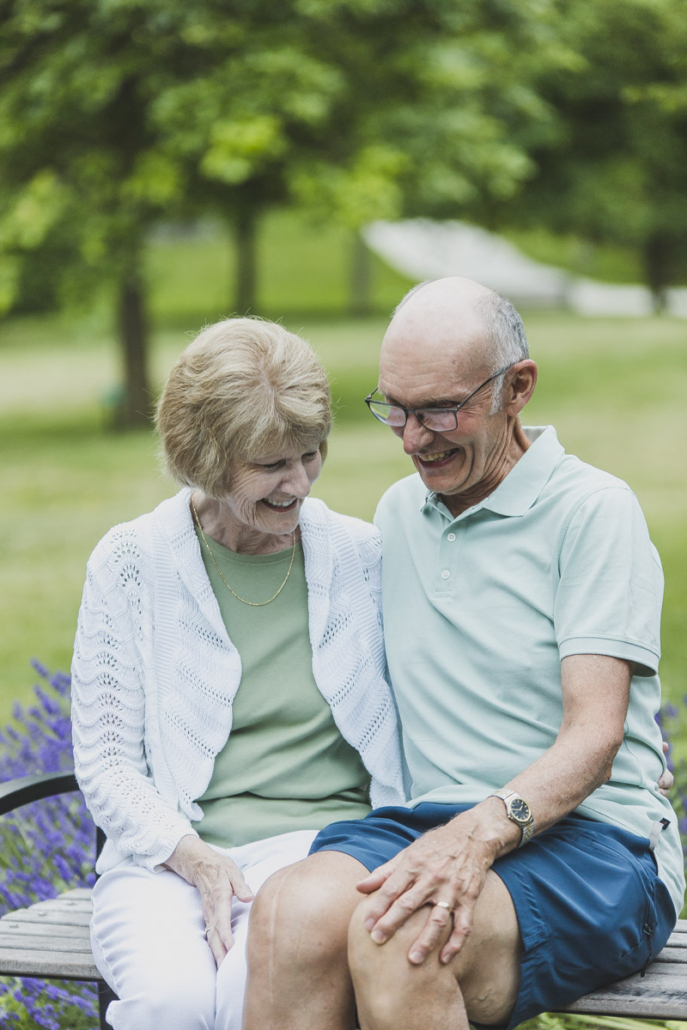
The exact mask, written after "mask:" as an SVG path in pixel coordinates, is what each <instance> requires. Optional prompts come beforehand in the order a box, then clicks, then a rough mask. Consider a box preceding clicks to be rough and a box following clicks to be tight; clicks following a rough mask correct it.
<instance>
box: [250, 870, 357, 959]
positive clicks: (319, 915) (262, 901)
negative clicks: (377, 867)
mask: <svg viewBox="0 0 687 1030" xmlns="http://www.w3.org/2000/svg"><path fill="white" fill-rule="evenodd" d="M318 857H319V856H314V859H317V858H318ZM338 872H339V870H338V868H337V863H336V862H318V861H314V860H313V858H308V859H304V860H303V861H302V862H297V863H295V864H294V865H292V866H287V868H286V869H281V870H280V871H279V872H277V873H274V874H273V875H272V876H271V877H270V878H269V880H267V881H266V882H265V884H264V885H263V886H262V887H261V888H260V890H259V891H258V895H257V897H256V899H255V901H254V902H253V906H252V911H251V916H250V929H249V934H248V963H249V966H250V967H251V969H255V968H258V967H259V966H260V965H261V964H262V963H264V962H269V963H270V965H271V966H272V967H274V966H275V965H282V964H285V965H287V966H289V967H293V964H294V962H295V956H297V961H298V966H299V967H301V968H304V967H305V968H308V967H311V966H316V967H320V968H321V967H322V966H326V965H327V964H329V963H331V962H332V961H335V960H337V959H338V960H341V959H342V958H343V957H345V954H346V932H347V927H348V920H349V918H350V912H351V908H352V907H353V904H355V902H356V898H355V894H354V888H353V886H352V884H349V882H348V879H347V878H346V876H344V877H343V882H342V880H341V879H340V877H339V876H338V875H337V874H338ZM356 876H358V878H359V874H357V873H356Z"/></svg>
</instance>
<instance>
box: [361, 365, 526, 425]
mask: <svg viewBox="0 0 687 1030" xmlns="http://www.w3.org/2000/svg"><path fill="white" fill-rule="evenodd" d="M514 364H516V362H511V364H510V365H504V367H503V368H500V369H499V370H498V372H494V373H493V375H490V376H489V378H488V379H485V380H484V382H483V383H480V385H479V386H478V387H477V388H476V389H475V390H473V391H472V393H470V394H468V396H467V397H466V398H465V400H463V401H461V402H460V404H454V405H452V406H451V407H448V408H405V407H404V406H403V405H402V404H389V403H388V402H387V401H380V400H377V399H376V398H375V396H374V394H375V393H377V387H375V389H374V390H373V391H372V393H371V394H370V395H369V396H368V397H366V398H365V403H366V404H367V406H368V408H369V409H370V411H371V412H372V414H373V415H374V417H375V418H376V419H379V421H380V422H383V423H384V425H385V426H391V428H392V429H402V428H403V427H404V426H405V424H406V422H407V421H408V415H410V414H413V415H414V416H415V418H416V419H417V420H418V422H419V423H420V425H423V426H424V427H425V428H426V429H430V430H431V431H432V432H433V433H451V432H453V430H454V429H457V428H458V412H459V411H460V409H461V408H463V407H464V406H465V405H466V404H467V402H468V401H469V400H472V398H473V397H474V396H475V394H476V393H479V391H480V390H483V389H484V387H485V386H487V384H488V383H490V382H491V381H492V380H493V379H497V378H498V376H500V375H503V373H504V372H507V371H508V369H509V368H512V367H513V365H514Z"/></svg>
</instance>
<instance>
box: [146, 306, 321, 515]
mask: <svg viewBox="0 0 687 1030" xmlns="http://www.w3.org/2000/svg"><path fill="white" fill-rule="evenodd" d="M156 424H157V429H158V432H159V434H160V440H161V443H162V457H163V460H164V463H165V465H166V467H167V470H168V471H169V472H170V474H171V475H172V476H173V477H174V478H175V479H176V480H178V482H180V483H184V484H186V485H187V486H193V487H197V488H200V489H201V490H202V491H203V492H204V493H205V494H207V495H208V496H209V497H214V498H221V497H222V496H223V495H225V494H226V493H227V491H228V490H229V489H230V484H231V476H232V472H233V470H234V468H235V467H236V464H237V462H239V461H250V460H252V459H253V458H254V457H257V456H263V455H272V454H278V453H279V452H280V451H282V450H284V449H287V448H289V449H290V448H292V447H299V448H303V450H307V449H313V450H316V449H317V448H319V450H320V451H321V453H322V457H323V458H324V457H325V455H326V449H327V444H326V439H327V436H328V434H329V431H330V429H331V426H332V413H331V395H330V390H329V382H328V380H327V374H326V372H325V371H324V369H323V368H322V365H321V364H320V363H319V361H318V360H317V358H316V356H315V354H314V352H313V350H312V348H311V347H310V345H309V344H308V343H306V342H305V340H303V339H301V337H300V336H296V334H295V333H290V332H288V331H287V330H286V329H284V328H283V326H281V325H277V324H276V323H275V322H266V321H263V320H261V319H258V318H227V319H225V320H224V321H222V322H216V323H215V324H214V325H210V326H207V327H206V328H205V329H203V331H202V332H201V333H200V334H199V335H198V336H197V337H196V339H195V340H194V341H193V343H191V344H189V346H188V347H187V348H186V350H185V351H184V352H183V353H182V355H181V357H180V358H179V360H178V361H177V363H176V365H175V366H174V368H173V369H172V371H171V372H170V374H169V378H168V379H167V384H166V386H165V388H164V391H163V393H162V397H161V398H160V402H159V404H158V406H157V415H156Z"/></svg>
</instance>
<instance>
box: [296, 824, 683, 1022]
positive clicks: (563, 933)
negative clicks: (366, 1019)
mask: <svg viewBox="0 0 687 1030" xmlns="http://www.w3.org/2000/svg"><path fill="white" fill-rule="evenodd" d="M471 807H472V806H471V805H437V804H428V803H425V804H420V805H417V806H416V807H415V808H378V809H376V810H375V811H373V812H371V813H370V815H368V816H367V817H366V818H365V819H359V820H351V821H348V822H339V823H332V825H331V826H327V827H326V829H324V830H322V831H321V832H320V833H318V835H317V837H316V838H315V840H314V842H313V845H312V848H311V849H310V850H311V854H312V853H313V852H315V851H342V852H344V853H345V854H347V855H351V856H352V857H353V858H357V859H358V861H359V862H362V864H363V865H364V866H365V867H366V868H367V869H369V870H370V871H372V870H373V869H376V868H377V866H380V865H383V864H384V863H385V862H388V861H389V859H391V858H393V857H394V855H396V854H398V852H399V851H401V850H402V849H403V848H405V847H407V846H408V845H409V844H412V842H413V841H414V840H416V839H417V838H418V837H420V836H421V835H422V834H423V833H426V832H427V830H431V829H432V828H433V827H435V826H440V825H442V824H443V823H446V822H448V821H449V819H452V818H453V817H454V816H455V815H458V813H459V812H464V811H466V810H467V809H468V808H471ZM493 869H494V872H495V873H497V874H498V875H499V876H500V877H501V879H502V880H503V882H504V883H505V885H506V887H507V888H508V891H509V893H510V896H511V898H512V899H513V904H514V906H515V911H516V914H517V917H518V924H519V927H520V935H521V937H522V943H523V954H522V960H521V971H520V988H519V991H518V998H517V1001H516V1003H515V1008H514V1009H513V1012H512V1014H511V1018H510V1021H509V1022H508V1024H507V1030H511V1028H512V1027H515V1026H517V1025H518V1024H519V1023H522V1022H524V1021H525V1020H526V1019H531V1018H532V1017H533V1016H536V1015H538V1014H539V1013H540V1012H551V1011H555V1010H556V1009H561V1008H563V1007H564V1006H566V1005H568V1004H570V1003H571V1002H573V1001H575V1000H576V999H577V998H580V997H582V995H583V994H588V993H589V992H590V991H593V990H595V989H596V988H598V987H603V986H604V985H605V984H608V983H612V982H613V981H614V980H619V979H620V978H621V977H624V976H629V975H630V974H631V973H636V972H637V971H638V970H641V969H643V968H644V967H645V966H646V964H647V963H648V962H649V961H650V960H651V958H652V957H653V956H655V955H657V954H658V952H659V951H660V950H661V949H662V948H663V947H664V945H665V943H666V941H667V940H668V937H669V935H670V932H671V930H672V929H673V927H674V925H675V923H676V921H677V915H676V913H675V908H674V906H673V903H672V900H671V898H670V895H669V893H668V890H667V888H666V886H665V884H664V883H663V881H662V880H661V879H659V876H658V873H657V870H656V862H655V859H654V856H653V854H652V853H651V851H650V850H649V840H648V838H645V837H638V836H636V835H635V834H633V833H628V832H627V831H626V830H621V829H620V828H619V827H617V826H611V825H609V824H608V823H601V822H597V821H596V820H593V819H586V818H584V817H583V816H579V815H571V816H568V817H567V818H565V819H561V821H560V822H558V823H556V825H555V826H552V827H551V828H550V829H549V830H545V831H544V832H543V833H541V834H539V835H538V836H536V837H535V838H534V839H533V840H531V841H530V842H529V844H527V846H526V847H524V848H522V849H518V850H516V851H511V852H510V853H509V854H508V855H505V856H504V857H503V858H499V859H497V860H496V862H495V863H494V866H493ZM473 1025H475V1026H477V1025H478V1024H473Z"/></svg>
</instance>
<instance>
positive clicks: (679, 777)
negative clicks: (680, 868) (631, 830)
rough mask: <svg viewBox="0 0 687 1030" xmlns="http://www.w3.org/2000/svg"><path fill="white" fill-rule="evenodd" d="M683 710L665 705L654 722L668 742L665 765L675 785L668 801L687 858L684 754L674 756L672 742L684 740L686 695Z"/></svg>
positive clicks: (686, 774)
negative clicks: (675, 816) (673, 813)
mask: <svg viewBox="0 0 687 1030" xmlns="http://www.w3.org/2000/svg"><path fill="white" fill-rule="evenodd" d="M682 703H683V705H684V708H683V709H680V708H678V707H677V706H676V705H672V704H665V705H663V707H662V708H661V711H660V712H659V713H658V715H657V716H656V722H657V723H658V725H659V726H660V728H661V733H662V735H663V739H664V740H665V741H667V742H668V745H669V746H668V754H667V755H666V763H667V765H668V768H669V769H670V771H671V772H672V774H673V776H674V777H675V784H674V786H673V789H672V791H671V794H670V800H671V802H672V805H673V808H674V809H675V814H676V815H677V819H678V826H679V827H680V837H681V838H682V851H683V854H684V855H685V857H686V858H687V760H686V759H685V756H684V754H683V755H681V756H680V757H676V755H675V747H674V742H675V741H677V739H678V738H680V739H684V734H683V733H682V732H681V731H682V724H683V721H684V718H685V715H686V712H687V695H685V696H684V697H683V699H682Z"/></svg>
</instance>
